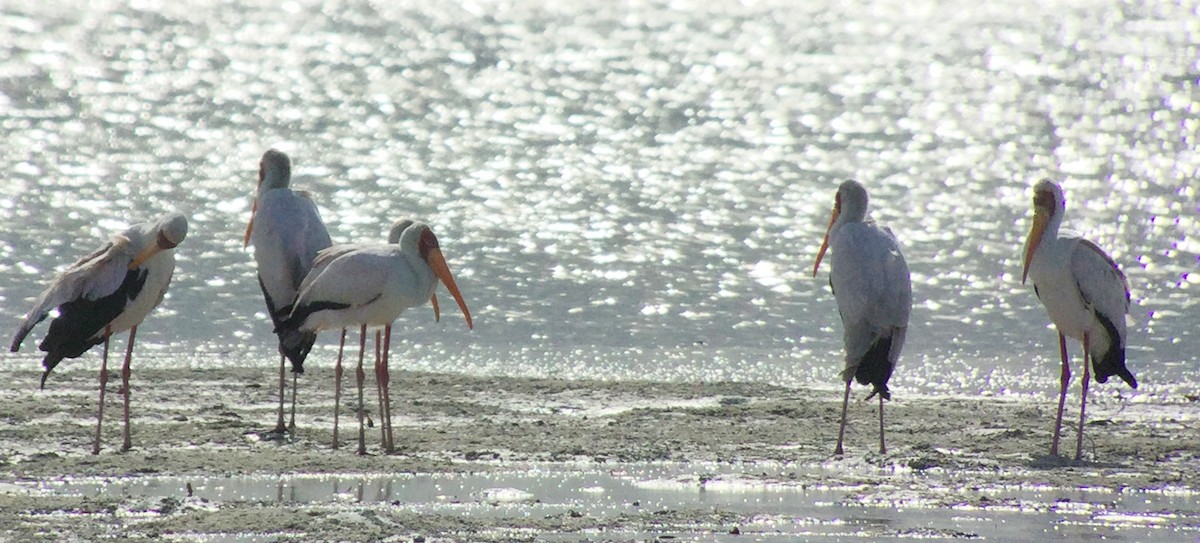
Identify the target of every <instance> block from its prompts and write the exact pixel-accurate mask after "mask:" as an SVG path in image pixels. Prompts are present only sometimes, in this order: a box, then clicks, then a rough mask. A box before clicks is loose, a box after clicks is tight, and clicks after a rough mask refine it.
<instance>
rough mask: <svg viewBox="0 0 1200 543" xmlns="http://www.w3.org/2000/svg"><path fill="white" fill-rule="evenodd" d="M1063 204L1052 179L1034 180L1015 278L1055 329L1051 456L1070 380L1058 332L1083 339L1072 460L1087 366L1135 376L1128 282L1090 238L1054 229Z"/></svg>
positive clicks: (1079, 440)
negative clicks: (1130, 363)
mask: <svg viewBox="0 0 1200 543" xmlns="http://www.w3.org/2000/svg"><path fill="white" fill-rule="evenodd" d="M1065 206H1066V199H1065V198H1064V197H1063V191H1062V188H1061V187H1059V186H1058V184H1057V183H1055V182H1053V181H1050V180H1049V179H1043V180H1041V181H1039V182H1038V183H1037V185H1036V186H1034V189H1033V226H1032V227H1031V228H1030V229H1029V238H1028V239H1027V240H1026V241H1025V259H1024V260H1025V262H1024V269H1022V270H1021V282H1022V283H1024V282H1025V280H1026V279H1032V280H1033V292H1034V293H1035V294H1036V295H1037V297H1038V299H1039V300H1041V301H1042V305H1044V306H1046V312H1047V313H1049V314H1050V320H1051V321H1053V322H1054V327H1055V328H1057V329H1058V345H1059V355H1060V356H1061V358H1062V374H1061V377H1060V385H1061V389H1060V391H1059V397H1058V415H1057V416H1056V417H1055V421H1054V438H1053V440H1052V441H1051V442H1050V454H1051V455H1054V456H1057V455H1058V439H1059V436H1060V435H1061V432H1062V416H1063V406H1064V405H1065V403H1066V399H1067V385H1068V384H1069V383H1070V381H1071V368H1070V365H1069V363H1068V362H1067V340H1066V337H1064V336H1069V337H1072V338H1075V339H1078V340H1080V341H1082V342H1083V394H1082V398H1081V399H1080V401H1079V432H1078V434H1077V435H1076V441H1075V460H1077V461H1078V460H1080V459H1081V458H1082V456H1083V423H1084V417H1085V415H1086V412H1085V408H1086V407H1087V394H1088V375H1089V373H1090V370H1091V369H1092V368H1095V370H1096V381H1097V382H1099V383H1104V382H1106V381H1108V378H1109V377H1110V376H1113V375H1116V376H1117V377H1120V378H1121V379H1122V380H1123V381H1125V382H1126V383H1129V386H1131V387H1133V388H1137V379H1135V378H1134V376H1133V373H1131V372H1130V371H1129V369H1128V368H1126V367H1125V315H1126V313H1128V312H1129V283H1128V281H1126V279H1125V274H1123V273H1121V270H1120V268H1118V267H1117V264H1116V262H1113V260H1112V258H1110V257H1109V256H1108V255H1107V254H1105V252H1104V250H1103V249H1101V248H1100V247H1098V246H1096V244H1095V243H1092V242H1090V241H1088V240H1086V239H1083V238H1081V237H1079V236H1073V235H1060V234H1059V231H1058V229H1059V227H1060V226H1062V221H1063V212H1064V210H1065ZM1089 359H1091V362H1092V365H1091V367H1089V365H1088V360H1089Z"/></svg>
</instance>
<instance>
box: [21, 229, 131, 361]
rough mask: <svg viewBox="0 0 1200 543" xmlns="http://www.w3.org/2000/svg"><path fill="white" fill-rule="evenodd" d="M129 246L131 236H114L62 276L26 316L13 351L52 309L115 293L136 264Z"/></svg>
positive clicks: (72, 265)
mask: <svg viewBox="0 0 1200 543" xmlns="http://www.w3.org/2000/svg"><path fill="white" fill-rule="evenodd" d="M129 246H130V241H129V238H128V237H126V236H124V235H118V236H114V237H113V238H112V240H111V241H109V243H107V244H105V245H104V246H103V247H101V248H100V249H97V250H96V251H94V252H92V253H91V254H88V255H87V256H84V257H83V258H80V259H79V260H77V261H76V262H75V263H74V264H71V266H70V267H68V268H67V269H66V270H63V272H62V273H60V274H58V276H56V277H55V278H54V280H53V281H52V282H51V283H50V286H49V287H47V288H46V290H45V291H43V292H42V294H41V295H40V296H38V298H37V301H35V302H34V304H33V308H32V309H30V310H29V313H26V314H25V318H24V320H23V321H21V326H20V327H19V328H17V334H16V336H15V337H14V338H13V342H12V346H11V350H12V351H13V352H16V351H17V349H19V348H20V346H21V342H23V341H24V340H25V337H26V336H28V335H29V332H30V331H31V330H33V327H34V326H36V325H37V324H38V323H39V322H42V320H44V319H45V318H46V315H48V314H49V313H50V311H51V310H52V309H54V308H56V307H58V306H60V305H62V304H64V303H67V302H71V301H74V300H79V299H86V300H97V299H100V298H103V297H105V296H108V295H110V294H112V293H113V292H115V291H116V290H117V288H118V287H120V286H121V283H122V282H123V281H124V280H125V274H126V272H128V271H129V264H130V263H131V262H132V261H133V256H134V255H133V254H132V251H130V250H129Z"/></svg>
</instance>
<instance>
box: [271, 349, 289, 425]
mask: <svg viewBox="0 0 1200 543" xmlns="http://www.w3.org/2000/svg"><path fill="white" fill-rule="evenodd" d="M286 368H287V357H285V356H284V355H283V351H282V350H281V351H279V418H278V420H276V421H275V429H274V430H271V432H272V433H276V434H282V433H284V432H286V431H287V426H284V424H283V399H284V383H285V381H284V375H286V374H285V371H286Z"/></svg>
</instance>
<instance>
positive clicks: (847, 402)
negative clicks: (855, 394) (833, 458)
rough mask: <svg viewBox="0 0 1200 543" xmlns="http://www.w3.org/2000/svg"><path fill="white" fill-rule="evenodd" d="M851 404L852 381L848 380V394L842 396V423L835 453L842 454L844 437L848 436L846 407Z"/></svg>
mask: <svg viewBox="0 0 1200 543" xmlns="http://www.w3.org/2000/svg"><path fill="white" fill-rule="evenodd" d="M849 405H850V381H846V394H845V395H843V396H842V425H841V426H840V427H838V442H837V448H836V449H834V450H833V454H836V455H841V454H842V453H843V451H842V438H844V437H845V436H846V407H847V406H849Z"/></svg>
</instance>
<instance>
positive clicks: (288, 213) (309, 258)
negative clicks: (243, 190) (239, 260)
mask: <svg viewBox="0 0 1200 543" xmlns="http://www.w3.org/2000/svg"><path fill="white" fill-rule="evenodd" d="M251 240H253V242H254V260H255V262H256V263H257V264H258V278H259V281H260V283H261V286H262V289H263V294H264V296H265V297H266V298H267V309H268V311H270V312H271V314H272V316H274V315H275V313H276V312H277V311H278V310H279V309H280V308H281V307H282V306H284V305H287V304H290V303H292V300H294V299H295V298H296V293H297V292H299V290H300V284H301V282H302V281H303V280H304V277H305V276H306V275H308V272H309V270H311V269H312V265H313V260H314V259H315V258H316V256H317V253H318V252H319V251H321V250H322V249H325V248H326V247H329V245H330V239H329V232H328V231H327V230H326V229H325V224H324V223H323V222H321V216H320V214H319V213H318V212H317V206H316V205H315V204H313V202H312V200H311V199H310V198H308V197H307V195H306V194H303V193H298V192H293V191H291V190H289V189H274V190H271V191H269V192H268V193H267V194H266V195H264V196H263V198H262V201H261V202H260V204H259V207H258V211H257V212H256V213H255V215H254V231H253V232H252V233H251Z"/></svg>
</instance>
